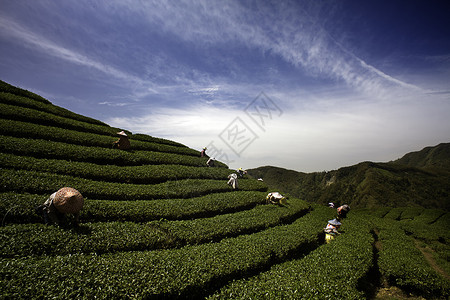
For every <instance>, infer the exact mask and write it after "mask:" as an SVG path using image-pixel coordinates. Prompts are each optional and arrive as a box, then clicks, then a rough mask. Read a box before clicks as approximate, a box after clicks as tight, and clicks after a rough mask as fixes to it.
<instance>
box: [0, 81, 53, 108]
mask: <svg viewBox="0 0 450 300" xmlns="http://www.w3.org/2000/svg"><path fill="white" fill-rule="evenodd" d="M0 92H2V93H9V94H13V95H17V96H21V97H24V98H27V99H33V100H34V101H39V102H42V103H46V104H50V101H48V100H47V99H45V98H43V97H41V96H39V95H36V94H35V93H32V92H30V91H27V90H24V89H21V88H18V87H15V86H12V85H10V84H9V83H6V82H4V81H2V80H0Z"/></svg>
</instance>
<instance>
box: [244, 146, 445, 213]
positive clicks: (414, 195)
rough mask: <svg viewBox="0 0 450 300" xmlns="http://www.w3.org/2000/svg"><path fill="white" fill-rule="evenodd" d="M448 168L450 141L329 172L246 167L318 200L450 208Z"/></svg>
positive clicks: (273, 185) (275, 185)
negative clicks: (385, 160)
mask: <svg viewBox="0 0 450 300" xmlns="http://www.w3.org/2000/svg"><path fill="white" fill-rule="evenodd" d="M449 170H450V144H440V145H438V146H436V147H427V148H425V149H423V150H422V151H419V152H413V153H409V154H406V155H405V156H404V157H402V158H401V159H399V160H397V161H395V162H389V163H374V162H362V163H359V164H357V165H354V166H349V167H343V168H340V169H338V170H333V171H329V172H316V173H301V172H296V171H292V170H286V169H282V168H277V167H271V166H266V167H260V168H256V169H252V170H248V172H249V174H250V175H251V176H253V177H255V178H260V177H261V178H263V179H264V182H266V183H267V184H268V185H269V186H270V187H271V188H275V189H279V190H281V191H284V192H285V193H289V194H290V195H292V196H295V197H300V198H302V199H305V200H307V201H310V202H316V203H320V204H327V203H328V202H334V203H337V204H342V203H348V204H350V205H351V206H352V207H354V208H374V207H381V206H390V207H400V206H420V207H424V208H443V209H450V173H449Z"/></svg>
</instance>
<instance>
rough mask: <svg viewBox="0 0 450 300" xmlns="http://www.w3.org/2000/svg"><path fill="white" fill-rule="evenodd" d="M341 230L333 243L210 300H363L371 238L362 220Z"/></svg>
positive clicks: (240, 282)
mask: <svg viewBox="0 0 450 300" xmlns="http://www.w3.org/2000/svg"><path fill="white" fill-rule="evenodd" d="M346 224H348V225H346ZM344 226H345V233H343V234H341V235H340V236H338V237H337V239H336V240H335V241H333V243H330V244H326V245H322V246H320V247H319V248H317V249H316V250H314V251H312V252H311V253H309V254H308V255H306V256H305V257H304V258H302V259H295V260H292V261H289V262H286V263H282V264H279V265H276V266H274V267H272V268H271V269H270V270H269V271H267V272H263V273H261V274H259V275H257V276H254V277H250V278H248V279H243V280H238V281H233V282H232V283H231V284H229V285H228V286H226V287H224V288H223V289H222V290H221V291H220V292H218V293H216V294H214V295H213V296H211V297H210V299H215V298H217V299H300V298H301V299H364V294H363V293H362V292H361V291H359V290H358V284H359V281H360V280H361V279H362V278H363V277H364V276H365V274H366V273H367V272H368V270H369V269H370V267H371V266H372V256H373V253H372V242H373V237H372V235H371V234H370V232H369V230H370V228H369V227H368V226H367V222H366V221H365V220H364V219H361V218H360V219H357V218H356V217H354V216H351V217H350V218H348V219H347V220H346V221H345V224H344Z"/></svg>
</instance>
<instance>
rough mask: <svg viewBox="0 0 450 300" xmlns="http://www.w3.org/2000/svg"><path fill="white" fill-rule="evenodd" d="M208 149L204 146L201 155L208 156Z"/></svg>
mask: <svg viewBox="0 0 450 300" xmlns="http://www.w3.org/2000/svg"><path fill="white" fill-rule="evenodd" d="M206 150H208V148H206V147H203V149H202V151H200V157H204V156H206Z"/></svg>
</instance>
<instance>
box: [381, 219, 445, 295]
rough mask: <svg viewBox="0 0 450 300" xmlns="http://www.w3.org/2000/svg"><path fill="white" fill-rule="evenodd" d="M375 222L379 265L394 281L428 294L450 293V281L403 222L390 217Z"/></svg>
mask: <svg viewBox="0 0 450 300" xmlns="http://www.w3.org/2000/svg"><path fill="white" fill-rule="evenodd" d="M376 224H377V227H378V229H379V235H378V237H379V240H380V241H381V243H382V249H381V251H380V252H379V258H378V266H379V268H380V272H381V273H382V274H383V275H384V276H385V277H386V278H387V279H388V281H389V282H390V283H391V284H393V285H396V286H399V287H400V288H402V289H404V290H409V291H415V292H418V293H420V294H422V295H424V296H426V297H431V298H433V297H443V296H444V297H448V296H450V285H449V283H450V282H449V281H448V280H445V279H444V278H443V277H441V276H440V275H438V274H437V273H436V271H435V270H433V268H432V267H431V266H430V265H429V264H428V263H427V261H426V260H425V257H424V256H423V254H422V253H421V251H420V250H419V249H418V248H417V247H416V246H415V243H414V239H413V238H412V237H411V236H408V235H406V234H405V231H404V230H402V229H401V228H400V226H399V225H400V224H398V223H396V222H395V221H393V220H387V219H380V220H377V221H376Z"/></svg>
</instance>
